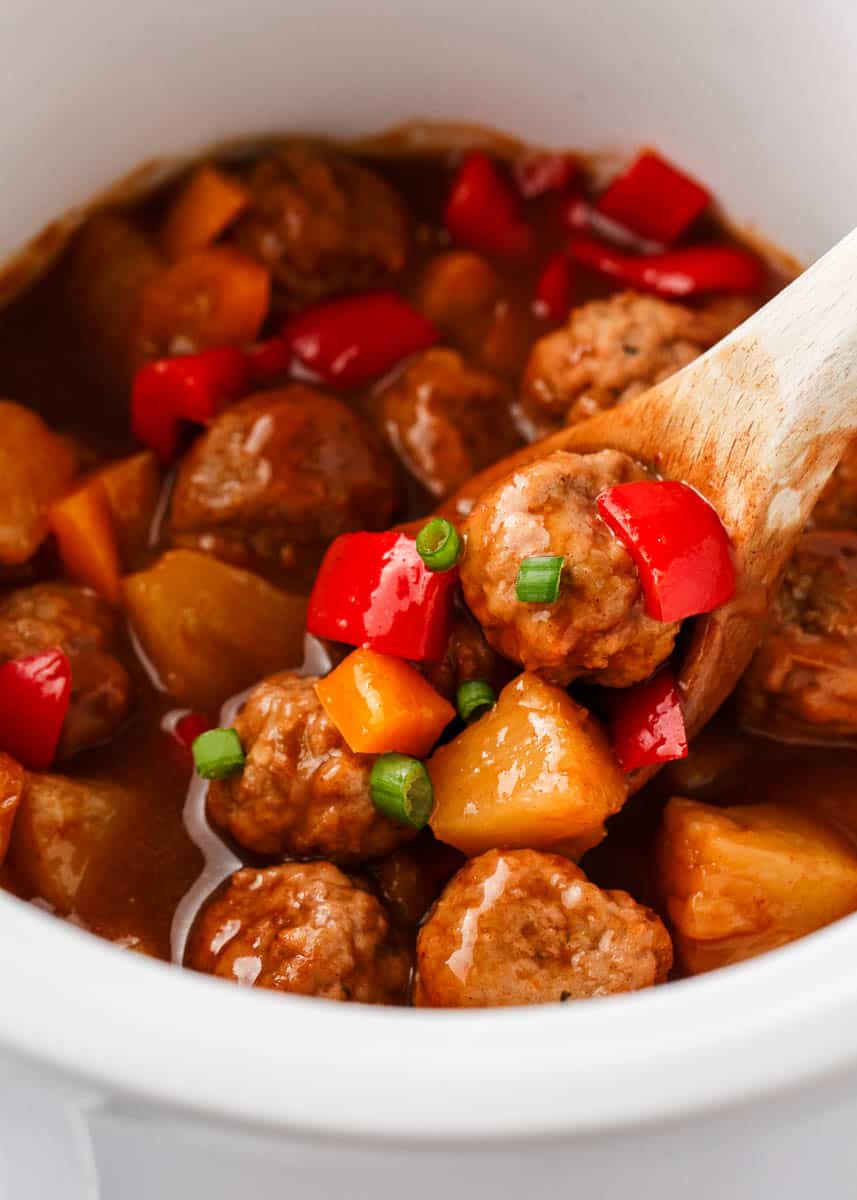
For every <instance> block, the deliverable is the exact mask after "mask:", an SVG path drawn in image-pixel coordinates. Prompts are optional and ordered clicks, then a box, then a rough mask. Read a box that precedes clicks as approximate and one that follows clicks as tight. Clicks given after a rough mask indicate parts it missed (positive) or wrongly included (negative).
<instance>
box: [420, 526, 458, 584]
mask: <svg viewBox="0 0 857 1200" xmlns="http://www.w3.org/2000/svg"><path fill="white" fill-rule="evenodd" d="M460 553H461V538H460V537H459V536H458V530H457V529H456V528H455V526H454V525H453V524H452V522H451V521H447V520H446V519H445V518H444V517H435V519H434V520H433V521H429V523H428V525H423V527H422V529H421V530H420V531H419V533H418V534H417V554H419V556H420V558H421V559H422V560H423V562H424V563H425V565H426V566H427V567H428V569H429V570H430V571H451V570H452V568H453V567H454V566H455V564H456V563H457V562H458V556H459V554H460Z"/></svg>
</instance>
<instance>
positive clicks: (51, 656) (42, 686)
mask: <svg viewBox="0 0 857 1200" xmlns="http://www.w3.org/2000/svg"><path fill="white" fill-rule="evenodd" d="M70 700H71V665H70V663H69V661H68V658H67V657H66V655H65V653H64V652H63V651H62V650H44V651H42V652H41V653H40V654H30V655H27V657H25V658H13V659H11V660H10V661H9V662H6V663H4V664H3V665H2V666H0V749H2V750H5V751H6V753H7V754H11V756H12V757H13V758H15V759H17V760H18V762H19V763H21V764H22V766H25V767H27V768H29V769H30V770H31V771H47V769H48V768H49V767H50V765H51V764H52V762H53V761H54V755H55V754H56V749H57V744H58V743H59V740H60V734H61V733H62V727H63V723H64V721H65V718H66V713H67V712H68V706H69V702H70Z"/></svg>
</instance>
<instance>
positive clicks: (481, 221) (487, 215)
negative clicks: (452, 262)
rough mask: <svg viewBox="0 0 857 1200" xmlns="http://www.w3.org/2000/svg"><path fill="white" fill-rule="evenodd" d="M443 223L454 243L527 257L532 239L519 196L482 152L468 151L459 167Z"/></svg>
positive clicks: (493, 252) (473, 248) (489, 252)
mask: <svg viewBox="0 0 857 1200" xmlns="http://www.w3.org/2000/svg"><path fill="white" fill-rule="evenodd" d="M444 224H445V225H446V228H447V229H448V230H449V232H450V234H451V235H452V237H453V239H454V240H455V241H456V242H460V243H461V244H462V245H463V246H469V247H470V248H471V249H472V250H482V251H484V253H486V254H502V255H511V256H514V255H519V254H526V252H527V250H528V249H529V247H530V242H531V240H532V234H531V231H530V228H529V226H528V225H526V224H525V222H524V221H523V220H522V219H521V214H520V208H519V205H518V197H517V196H516V195H515V193H514V192H513V191H512V189H511V187H510V186H509V184H508V183H507V182H506V180H505V179H503V177H502V176H501V175H500V173H499V172H498V170H497V168H496V166H495V165H494V163H493V162H492V161H491V159H490V158H489V157H488V155H487V154H485V153H484V152H483V151H482V150H473V151H471V153H470V154H468V155H467V156H466V157H465V158H464V160H463V162H462V163H461V166H460V167H459V168H458V171H457V173H456V175H455V178H454V180H453V181H452V188H451V190H450V193H449V199H448V200H447V202H446V212H445V214H444Z"/></svg>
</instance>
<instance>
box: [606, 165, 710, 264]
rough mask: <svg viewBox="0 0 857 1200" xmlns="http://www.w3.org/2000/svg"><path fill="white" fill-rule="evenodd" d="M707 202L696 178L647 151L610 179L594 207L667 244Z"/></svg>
mask: <svg viewBox="0 0 857 1200" xmlns="http://www.w3.org/2000/svg"><path fill="white" fill-rule="evenodd" d="M710 201H711V196H710V195H709V193H708V192H707V191H706V190H705V188H704V187H700V185H699V184H698V183H697V182H696V180H694V179H691V178H690V176H688V175H685V174H684V173H683V172H682V171H679V170H677V169H676V168H675V167H674V166H673V165H672V164H671V163H668V162H667V161H666V160H665V159H663V158H661V157H660V155H659V154H653V153H652V151H651V150H647V151H645V152H644V153H643V154H641V155H640V157H639V158H638V159H637V160H636V162H634V163H632V165H631V166H630V167H629V168H628V170H627V171H625V172H624V173H623V174H622V175H620V176H619V177H618V178H617V179H614V180H613V182H612V183H611V184H610V187H609V188H608V189H607V191H606V192H605V193H604V195H603V196H602V197H601V198H600V200H599V201H598V203H597V205H596V208H597V209H598V211H599V212H600V213H603V215H604V216H605V217H609V218H610V219H611V220H613V221H618V222H619V224H620V225H624V226H626V228H628V229H631V230H633V231H634V233H638V234H639V235H640V236H641V237H644V238H650V239H651V240H652V241H655V242H665V243H666V244H667V245H668V244H669V243H670V242H674V241H675V240H676V238H678V237H680V236H681V235H682V234H683V233H684V231H685V230H686V229H687V227H688V225H690V224H691V223H692V222H693V221H695V220H696V218H697V217H698V216H700V214H701V213H703V212H704V211H705V209H706V208H707V207H708V205H709V203H710Z"/></svg>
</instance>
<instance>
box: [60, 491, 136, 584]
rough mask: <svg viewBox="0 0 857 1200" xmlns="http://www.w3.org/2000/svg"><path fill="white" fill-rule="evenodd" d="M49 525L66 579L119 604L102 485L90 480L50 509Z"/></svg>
mask: <svg viewBox="0 0 857 1200" xmlns="http://www.w3.org/2000/svg"><path fill="white" fill-rule="evenodd" d="M50 524H51V529H52V530H53V532H54V536H55V537H56V540H57V546H58V548H59V553H60V558H61V559H62V562H63V566H64V567H65V569H66V571H67V572H68V574H69V575H71V576H72V577H73V578H75V579H79V580H80V581H81V582H82V583H85V584H88V586H89V587H91V588H93V590H94V591H96V592H98V594H99V596H103V597H104V599H105V600H108V601H109V602H110V603H111V604H118V603H119V596H120V576H121V568H120V566H119V549H118V546H117V544H116V532H115V530H114V528H113V522H112V520H111V517H110V505H109V501H108V498H107V493H106V491H105V489H104V485H103V483H101V481H100V480H98V479H91V480H90V481H89V482H88V483H85V484H84V485H83V486H82V487H79V488H77V489H76V490H75V491H73V492H70V493H69V495H67V496H64V497H63V499H62V500H58V501H57V502H56V503H55V504H54V505H52V507H51V510H50Z"/></svg>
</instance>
